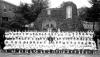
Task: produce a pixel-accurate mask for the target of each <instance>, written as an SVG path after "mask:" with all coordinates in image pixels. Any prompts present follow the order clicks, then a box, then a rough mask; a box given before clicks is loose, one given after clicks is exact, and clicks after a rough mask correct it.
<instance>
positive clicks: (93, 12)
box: [86, 0, 100, 44]
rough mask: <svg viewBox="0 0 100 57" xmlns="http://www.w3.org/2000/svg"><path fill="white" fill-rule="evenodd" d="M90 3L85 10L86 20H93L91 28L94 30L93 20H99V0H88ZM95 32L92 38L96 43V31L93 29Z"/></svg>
mask: <svg viewBox="0 0 100 57" xmlns="http://www.w3.org/2000/svg"><path fill="white" fill-rule="evenodd" d="M90 3H91V5H92V7H91V8H89V9H88V10H87V12H86V13H87V18H86V20H88V21H91V22H93V30H94V25H95V22H100V1H99V0H90ZM94 31H95V30H94ZM99 33H100V32H99ZM95 34H96V36H95V37H94V38H93V39H94V41H95V42H96V44H97V38H98V37H97V31H95ZM99 37H100V36H99Z"/></svg>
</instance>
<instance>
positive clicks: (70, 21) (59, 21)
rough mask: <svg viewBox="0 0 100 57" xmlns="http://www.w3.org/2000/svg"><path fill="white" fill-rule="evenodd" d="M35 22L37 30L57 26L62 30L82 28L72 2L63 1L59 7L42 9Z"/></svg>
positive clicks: (55, 27) (75, 7)
mask: <svg viewBox="0 0 100 57" xmlns="http://www.w3.org/2000/svg"><path fill="white" fill-rule="evenodd" d="M35 24H36V28H37V29H38V30H46V29H48V28H52V29H58V28H59V29H61V30H62V31H76V30H82V29H81V28H83V26H82V24H81V21H80V18H79V16H78V15H77V6H76V5H75V4H74V3H73V2H65V3H63V4H62V6H61V7H60V8H48V9H44V10H43V11H42V13H41V14H40V15H39V17H38V18H37V20H36V23H35ZM37 24H38V25H37ZM38 27H39V28H38Z"/></svg>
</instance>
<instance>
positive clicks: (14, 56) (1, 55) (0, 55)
mask: <svg viewBox="0 0 100 57" xmlns="http://www.w3.org/2000/svg"><path fill="white" fill-rule="evenodd" d="M0 57H100V52H97V53H96V54H94V55H93V54H32V53H30V54H25V53H24V54H22V53H20V54H19V53H5V52H2V51H1V52H0Z"/></svg>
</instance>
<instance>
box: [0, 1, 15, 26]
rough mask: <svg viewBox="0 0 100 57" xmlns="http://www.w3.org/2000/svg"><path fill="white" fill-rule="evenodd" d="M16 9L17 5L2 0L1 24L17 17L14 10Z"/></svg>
mask: <svg viewBox="0 0 100 57" xmlns="http://www.w3.org/2000/svg"><path fill="white" fill-rule="evenodd" d="M16 9H17V6H16V5H13V4H11V3H8V2H6V1H0V21H1V22H0V24H2V23H5V22H8V21H11V20H13V19H14V17H15V13H14V11H15V10H16Z"/></svg>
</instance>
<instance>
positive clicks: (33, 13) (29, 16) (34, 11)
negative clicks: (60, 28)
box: [16, 0, 48, 23]
mask: <svg viewBox="0 0 100 57" xmlns="http://www.w3.org/2000/svg"><path fill="white" fill-rule="evenodd" d="M47 2H48V1H47V0H46V1H45V0H36V1H35V0H32V4H31V5H28V4H21V6H20V7H19V9H18V10H17V11H16V12H17V13H19V14H21V16H22V18H24V19H25V20H27V21H28V22H29V23H31V22H34V21H35V20H36V19H37V17H38V15H39V14H40V13H41V11H42V9H45V8H47V7H48V4H47Z"/></svg>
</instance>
